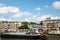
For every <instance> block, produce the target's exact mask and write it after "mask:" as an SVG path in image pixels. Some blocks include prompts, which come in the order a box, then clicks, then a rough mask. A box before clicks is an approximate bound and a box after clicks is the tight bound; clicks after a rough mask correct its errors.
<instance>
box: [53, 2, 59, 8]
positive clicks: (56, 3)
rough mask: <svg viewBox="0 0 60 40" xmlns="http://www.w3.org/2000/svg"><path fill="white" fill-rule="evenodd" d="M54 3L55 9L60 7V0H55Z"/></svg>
mask: <svg viewBox="0 0 60 40" xmlns="http://www.w3.org/2000/svg"><path fill="white" fill-rule="evenodd" d="M52 5H53V7H54V8H55V9H60V1H55V2H53V4H52Z"/></svg>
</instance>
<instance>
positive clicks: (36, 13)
mask: <svg viewBox="0 0 60 40" xmlns="http://www.w3.org/2000/svg"><path fill="white" fill-rule="evenodd" d="M47 17H51V19H58V18H60V0H0V21H20V22H22V21H28V22H30V21H33V22H39V21H41V20H45V19H46V18H47Z"/></svg>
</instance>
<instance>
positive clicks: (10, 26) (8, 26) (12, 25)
mask: <svg viewBox="0 0 60 40" xmlns="http://www.w3.org/2000/svg"><path fill="white" fill-rule="evenodd" d="M21 26H22V23H20V22H7V21H1V22H0V31H5V30H8V31H17V30H18V28H19V27H21Z"/></svg>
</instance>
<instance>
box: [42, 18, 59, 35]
mask: <svg viewBox="0 0 60 40" xmlns="http://www.w3.org/2000/svg"><path fill="white" fill-rule="evenodd" d="M43 25H45V26H46V27H47V29H48V31H49V33H58V34H59V33H60V19H50V18H49V19H46V20H44V21H43Z"/></svg>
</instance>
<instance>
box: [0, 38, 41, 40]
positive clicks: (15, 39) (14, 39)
mask: <svg viewBox="0 0 60 40" xmlns="http://www.w3.org/2000/svg"><path fill="white" fill-rule="evenodd" d="M0 40H40V39H18V38H12V39H11V38H0Z"/></svg>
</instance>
